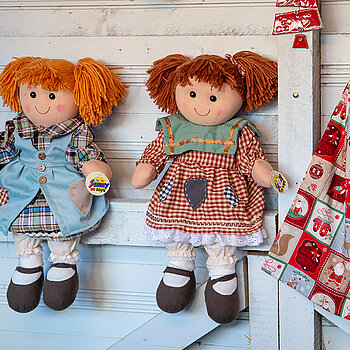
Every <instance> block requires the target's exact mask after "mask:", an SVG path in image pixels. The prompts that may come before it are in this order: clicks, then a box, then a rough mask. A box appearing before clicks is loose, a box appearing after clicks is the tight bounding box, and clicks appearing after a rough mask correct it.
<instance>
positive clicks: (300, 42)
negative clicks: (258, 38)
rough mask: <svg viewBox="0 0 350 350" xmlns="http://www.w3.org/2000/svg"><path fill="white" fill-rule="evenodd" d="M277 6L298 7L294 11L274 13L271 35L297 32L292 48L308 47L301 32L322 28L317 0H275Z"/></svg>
mask: <svg viewBox="0 0 350 350" xmlns="http://www.w3.org/2000/svg"><path fill="white" fill-rule="evenodd" d="M276 6H277V7H298V9H295V10H294V11H289V12H282V13H276V15H275V21H274V25H273V31H272V34H273V35H279V34H289V33H299V34H297V35H296V36H295V39H294V44H293V48H306V49H307V48H308V44H307V41H306V36H305V35H304V34H301V33H302V32H305V31H309V30H316V29H321V28H323V24H322V20H321V16H320V13H319V11H318V2H317V0H276Z"/></svg>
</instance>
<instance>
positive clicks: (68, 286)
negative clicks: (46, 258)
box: [43, 237, 80, 311]
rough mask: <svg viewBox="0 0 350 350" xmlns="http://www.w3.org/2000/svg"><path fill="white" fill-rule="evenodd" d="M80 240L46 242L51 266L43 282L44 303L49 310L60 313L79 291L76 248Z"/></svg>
mask: <svg viewBox="0 0 350 350" xmlns="http://www.w3.org/2000/svg"><path fill="white" fill-rule="evenodd" d="M79 240H80V238H79V237H78V238H75V239H71V240H67V241H48V242H47V245H48V247H49V249H50V251H51V254H50V260H51V261H52V265H51V266H50V269H49V271H48V272H47V276H46V279H45V282H44V291H43V299H44V303H45V304H46V305H47V306H48V307H49V308H51V309H53V310H56V311H60V310H64V309H66V308H67V307H69V306H70V305H71V304H72V303H73V302H74V300H75V297H76V295H77V292H78V289H79V278H78V272H77V261H78V259H79V251H78V249H77V246H78V244H79Z"/></svg>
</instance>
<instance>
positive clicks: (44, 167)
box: [38, 164, 46, 171]
mask: <svg viewBox="0 0 350 350" xmlns="http://www.w3.org/2000/svg"><path fill="white" fill-rule="evenodd" d="M38 170H39V171H45V170H46V166H45V165H44V164H39V166H38Z"/></svg>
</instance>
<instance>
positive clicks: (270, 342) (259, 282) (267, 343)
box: [248, 255, 279, 350]
mask: <svg viewBox="0 0 350 350" xmlns="http://www.w3.org/2000/svg"><path fill="white" fill-rule="evenodd" d="M264 260H265V257H264V256H262V255H248V276H249V324H250V339H251V349H252V350H266V349H269V350H278V349H279V345H278V281H277V280H275V279H274V278H269V277H268V278H267V276H266V273H265V272H263V271H262V270H261V266H262V264H263V261H264Z"/></svg>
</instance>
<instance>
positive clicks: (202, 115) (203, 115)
mask: <svg viewBox="0 0 350 350" xmlns="http://www.w3.org/2000/svg"><path fill="white" fill-rule="evenodd" d="M193 109H194V111H195V112H196V113H197V114H198V115H200V116H201V117H206V116H207V115H208V114H209V113H210V109H209V111H208V113H207V114H200V113H198V112H197V110H196V109H195V108H193Z"/></svg>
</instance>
